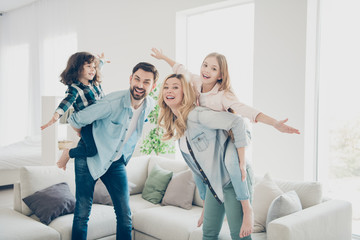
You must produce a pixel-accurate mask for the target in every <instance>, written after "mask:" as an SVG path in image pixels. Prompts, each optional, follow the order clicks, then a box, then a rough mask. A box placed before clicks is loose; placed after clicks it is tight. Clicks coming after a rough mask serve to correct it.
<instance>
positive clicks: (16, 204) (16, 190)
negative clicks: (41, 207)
mask: <svg viewBox="0 0 360 240" xmlns="http://www.w3.org/2000/svg"><path fill="white" fill-rule="evenodd" d="M21 202H22V199H21V189H20V182H16V183H14V210H15V211H17V212H19V213H22V207H21Z"/></svg>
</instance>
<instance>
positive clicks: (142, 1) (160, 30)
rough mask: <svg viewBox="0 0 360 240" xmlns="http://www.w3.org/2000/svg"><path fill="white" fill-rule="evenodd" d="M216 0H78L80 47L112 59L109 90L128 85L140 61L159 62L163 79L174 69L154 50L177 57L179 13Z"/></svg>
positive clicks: (107, 77) (106, 72)
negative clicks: (156, 56) (134, 68)
mask: <svg viewBox="0 0 360 240" xmlns="http://www.w3.org/2000/svg"><path fill="white" fill-rule="evenodd" d="M213 2H218V0H197V1H192V0H182V1H169V0H156V1H148V0H136V1H118V0H107V1H95V0H91V1H89V0H86V1H85V0H79V1H74V4H75V6H74V8H73V9H72V12H73V13H74V14H75V13H76V14H75V16H73V17H74V24H76V26H77V32H78V41H79V42H78V46H79V50H87V51H92V52H101V51H103V52H105V54H106V56H107V57H108V58H109V59H110V60H111V61H112V62H111V64H109V65H107V66H106V68H105V69H104V75H105V79H104V82H103V88H104V89H105V91H106V92H110V91H114V90H117V89H123V88H128V81H129V76H130V74H131V71H132V68H133V67H134V66H135V65H136V64H137V63H138V62H140V61H147V62H151V63H153V64H154V65H156V67H157V68H158V70H159V73H160V80H162V79H163V78H164V77H165V76H166V75H167V74H169V73H171V69H170V68H169V67H168V65H167V64H165V63H163V62H160V61H158V60H156V59H155V58H152V57H151V56H150V52H151V51H150V49H151V48H152V47H157V48H162V49H163V50H164V52H166V53H168V54H169V55H170V56H174V55H175V44H176V43H175V21H176V12H177V11H181V10H185V9H188V8H194V7H198V6H201V5H204V4H211V3H213ZM84 6H86V10H85V8H84ZM88 9H89V10H88ZM84 10H85V11H84ZM89 13H91V15H89ZM92 18H94V20H95V21H94V20H92ZM84 19H88V20H84ZM89 27H90V28H89Z"/></svg>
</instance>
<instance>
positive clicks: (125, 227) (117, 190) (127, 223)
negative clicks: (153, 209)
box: [72, 158, 132, 240]
mask: <svg viewBox="0 0 360 240" xmlns="http://www.w3.org/2000/svg"><path fill="white" fill-rule="evenodd" d="M101 180H102V181H103V183H104V184H105V186H106V188H107V190H108V192H109V194H110V196H111V199H112V201H113V203H114V209H115V214H116V223H117V225H116V239H117V240H120V239H124V240H131V229H132V221H131V211H130V206H129V189H128V180H127V175H126V169H125V165H124V161H123V158H121V159H119V160H118V161H115V162H113V163H112V165H111V166H110V168H109V169H108V170H107V172H106V173H105V174H104V175H103V176H101ZM96 181H97V180H94V179H93V178H92V176H91V174H90V172H89V169H88V166H87V161H86V158H76V159H75V183H76V196H75V197H76V205H75V212H74V220H73V227H72V239H73V240H86V237H87V228H88V221H89V216H90V212H91V206H92V201H93V195H94V187H95V183H96Z"/></svg>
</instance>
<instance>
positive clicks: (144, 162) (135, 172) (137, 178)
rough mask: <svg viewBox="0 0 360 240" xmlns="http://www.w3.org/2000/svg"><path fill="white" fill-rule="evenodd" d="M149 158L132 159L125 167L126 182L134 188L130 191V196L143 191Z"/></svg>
mask: <svg viewBox="0 0 360 240" xmlns="http://www.w3.org/2000/svg"><path fill="white" fill-rule="evenodd" d="M150 158H151V156H141V157H132V158H131V159H130V161H129V163H128V164H127V165H126V173H127V177H128V181H129V182H132V183H134V184H135V185H136V186H135V187H134V188H133V189H131V191H130V194H138V193H141V192H142V191H143V188H144V184H145V181H146V178H147V177H148V166H149V160H150Z"/></svg>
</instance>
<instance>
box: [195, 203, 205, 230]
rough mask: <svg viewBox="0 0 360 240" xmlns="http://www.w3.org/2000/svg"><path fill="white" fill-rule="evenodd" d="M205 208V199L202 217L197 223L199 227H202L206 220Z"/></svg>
mask: <svg viewBox="0 0 360 240" xmlns="http://www.w3.org/2000/svg"><path fill="white" fill-rule="evenodd" d="M204 210H205V201H203V209H202V212H201V216H200V218H199V220H198V223H197V226H198V227H201V225H202V224H203V222H204Z"/></svg>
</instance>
